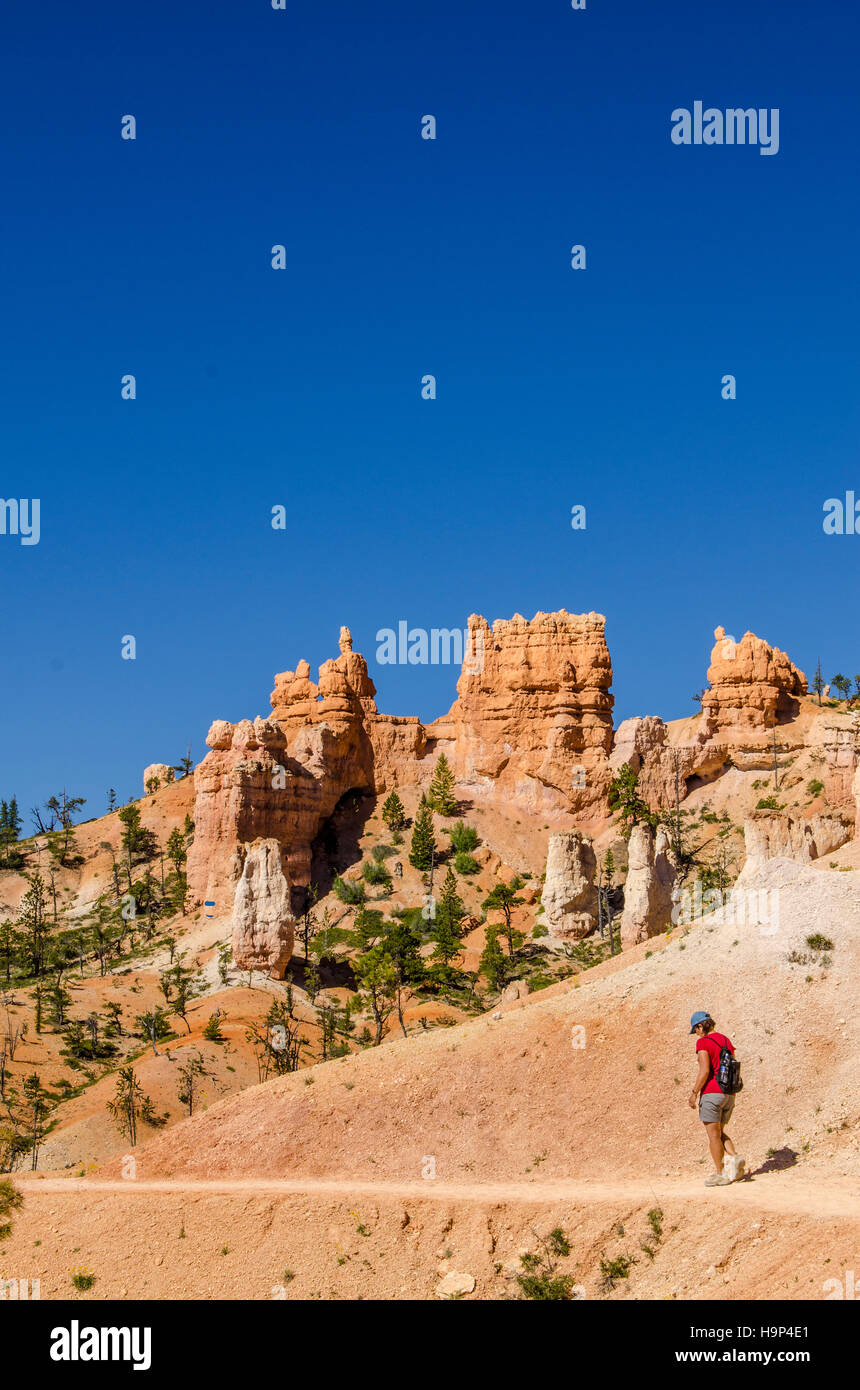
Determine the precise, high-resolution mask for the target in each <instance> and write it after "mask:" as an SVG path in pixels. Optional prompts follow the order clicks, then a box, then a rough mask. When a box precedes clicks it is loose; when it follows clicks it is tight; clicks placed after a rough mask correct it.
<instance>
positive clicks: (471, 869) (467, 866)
mask: <svg viewBox="0 0 860 1390" xmlns="http://www.w3.org/2000/svg"><path fill="white" fill-rule="evenodd" d="M454 868H455V869H456V871H457V873H458V874H462V875H463V876H464V877H465V878H468V876H469V875H470V874H477V873H480V871H481V866H480V864H479V863H478V861H477V859H474V858H473V857H472V855H471V854H468V853H467V852H466V850H460V852H459V853H458V854H455V855H454Z"/></svg>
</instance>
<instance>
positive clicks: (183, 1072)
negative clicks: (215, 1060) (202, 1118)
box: [177, 1052, 210, 1115]
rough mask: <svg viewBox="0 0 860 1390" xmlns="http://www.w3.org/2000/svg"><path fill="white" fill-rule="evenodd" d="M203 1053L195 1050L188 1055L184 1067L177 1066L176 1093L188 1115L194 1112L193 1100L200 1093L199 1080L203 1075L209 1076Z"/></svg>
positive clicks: (196, 1098)
mask: <svg viewBox="0 0 860 1390" xmlns="http://www.w3.org/2000/svg"><path fill="white" fill-rule="evenodd" d="M209 1075H210V1073H209V1072H208V1071H207V1070H206V1064H205V1062H204V1061H203V1055H202V1053H200V1052H196V1053H195V1054H194V1055H193V1056H192V1057H189V1059H188V1061H187V1062H186V1064H185V1066H184V1067H180V1068H179V1088H178V1091H177V1095H178V1098H179V1103H180V1105H184V1106H185V1108H186V1110H187V1111H188V1114H189V1115H193V1114H194V1105H195V1102H196V1101H197V1100H198V1099H199V1095H200V1082H201V1080H202V1078H203V1077H204V1076H209Z"/></svg>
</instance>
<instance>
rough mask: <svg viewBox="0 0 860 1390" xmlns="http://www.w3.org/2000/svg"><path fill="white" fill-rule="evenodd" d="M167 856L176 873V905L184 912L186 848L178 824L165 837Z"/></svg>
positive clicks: (186, 888) (186, 882)
mask: <svg viewBox="0 0 860 1390" xmlns="http://www.w3.org/2000/svg"><path fill="white" fill-rule="evenodd" d="M167 857H168V859H169V860H170V862H171V864H172V865H173V872H174V873H175V875H176V897H175V902H176V906H177V908H178V909H179V911H180V912H184V910H185V897H186V894H187V892H188V880H187V878H186V875H185V865H186V862H187V860H188V849H187V846H186V841H185V836H184V835H183V833H182V831H181V830H180V829H179V827H178V826H175V827H174V829H173V830H171V832H170V834H169V835H168V837H167Z"/></svg>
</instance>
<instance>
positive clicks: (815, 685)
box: [812, 657, 824, 704]
mask: <svg viewBox="0 0 860 1390" xmlns="http://www.w3.org/2000/svg"><path fill="white" fill-rule="evenodd" d="M812 689H813V690H814V691H815V693H816V695H817V696H818V703H819V704H821V693H822V691H823V690H824V676H823V675H822V674H821V658H820V657H819V658H818V665H817V666H816V668H815V679H814V680H813V682H812Z"/></svg>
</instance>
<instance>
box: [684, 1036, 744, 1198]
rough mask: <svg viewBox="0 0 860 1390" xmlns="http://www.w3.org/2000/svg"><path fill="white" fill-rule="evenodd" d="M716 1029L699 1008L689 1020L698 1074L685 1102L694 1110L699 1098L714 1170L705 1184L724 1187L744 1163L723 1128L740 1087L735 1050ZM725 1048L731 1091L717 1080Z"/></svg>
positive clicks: (739, 1172)
mask: <svg viewBox="0 0 860 1390" xmlns="http://www.w3.org/2000/svg"><path fill="white" fill-rule="evenodd" d="M715 1029H716V1024H715V1023H714V1020H713V1019H712V1018H711V1016H710V1014H709V1013H705V1012H704V1010H699V1012H698V1013H695V1014H693V1017H692V1018H691V1019H690V1032H691V1033H695V1034H696V1036H697V1039H698V1040H697V1042H696V1054H697V1057H698V1061H699V1074H698V1076H697V1077H696V1084H695V1086H694V1087H693V1089H692V1091H691V1092H690V1098H689V1101H688V1104H689V1106H690V1109H691V1110H695V1108H696V1102H697V1101H698V1105H699V1119H700V1120H701V1121H702V1124H703V1125H704V1126H705V1131H706V1133H707V1136H708V1147H709V1148H710V1150H711V1158H712V1159H713V1160H714V1167H715V1168H716V1170H717V1171H716V1172H715V1173H712V1174H711V1176H710V1177H709V1178H705V1187H726V1186H727V1185H728V1184H729V1183H731V1182H737V1180H738V1178H741V1177H743V1173H744V1168H745V1166H746V1165H745V1163H744V1160H743V1159H742V1158H739V1157H738V1154H737V1150H736V1149H735V1146H734V1144H733V1143H732V1141H731V1139H730V1138H729V1136H728V1135H727V1134H726V1131H725V1126H726V1125H727V1124H728V1122H729V1120H730V1119H731V1115H732V1111H733V1110H734V1108H735V1092H736V1091H739V1090H740V1088H741V1084H742V1083H741V1081H740V1064H739V1063H738V1064H737V1065H736V1066H733V1065H732V1061H733V1059H734V1056H735V1049H734V1047H733V1046H732V1043H731V1040H730V1039H729V1038H727V1037H726V1035H725V1033H717V1032H716V1031H715ZM725 1049H728V1052H727V1054H726V1056H725V1062H726V1063H727V1064H728V1065H727V1067H726V1068H725V1070H726V1073H727V1075H728V1076H729V1077H730V1079H729V1080H728V1081H726V1085H729V1086H731V1090H730V1091H728V1090H724V1089H723V1087H722V1086H721V1085H720V1083H719V1080H718V1076H719V1074H720V1071H721V1066H720V1063H721V1059H722V1058H723V1055H724V1050H725Z"/></svg>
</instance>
